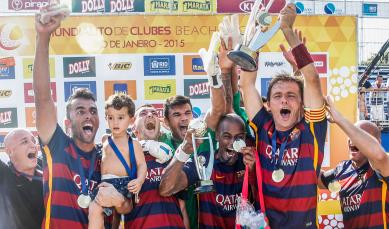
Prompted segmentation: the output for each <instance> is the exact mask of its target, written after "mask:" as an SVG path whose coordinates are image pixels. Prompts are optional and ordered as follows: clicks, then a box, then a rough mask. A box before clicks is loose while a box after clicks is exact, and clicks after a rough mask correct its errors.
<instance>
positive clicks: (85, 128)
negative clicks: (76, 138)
mask: <svg viewBox="0 0 389 229" xmlns="http://www.w3.org/2000/svg"><path fill="white" fill-rule="evenodd" d="M82 130H83V131H84V133H85V134H88V135H90V134H92V133H93V126H92V124H89V123H88V124H85V125H84V126H83V127H82Z"/></svg>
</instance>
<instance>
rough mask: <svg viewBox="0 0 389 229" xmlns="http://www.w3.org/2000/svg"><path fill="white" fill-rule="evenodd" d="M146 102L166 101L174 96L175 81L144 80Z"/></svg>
mask: <svg viewBox="0 0 389 229" xmlns="http://www.w3.org/2000/svg"><path fill="white" fill-rule="evenodd" d="M144 82H145V85H144V93H145V99H146V100H161V99H167V98H169V97H171V96H173V95H176V80H145V81H144Z"/></svg>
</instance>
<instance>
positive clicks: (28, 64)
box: [23, 58, 56, 79]
mask: <svg viewBox="0 0 389 229" xmlns="http://www.w3.org/2000/svg"><path fill="white" fill-rule="evenodd" d="M49 65H50V78H55V76H56V75H55V60H54V58H49ZM33 69H34V58H24V59H23V78H24V79H32V70H33Z"/></svg>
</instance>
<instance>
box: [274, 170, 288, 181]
mask: <svg viewBox="0 0 389 229" xmlns="http://www.w3.org/2000/svg"><path fill="white" fill-rule="evenodd" d="M284 177H285V173H284V170H282V169H277V170H274V171H273V173H272V174H271V178H272V180H273V181H274V182H276V183H279V182H281V181H282V180H283V179H284Z"/></svg>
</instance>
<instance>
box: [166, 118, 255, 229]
mask: <svg viewBox="0 0 389 229" xmlns="http://www.w3.org/2000/svg"><path fill="white" fill-rule="evenodd" d="M192 133H193V130H188V131H187V134H186V137H185V141H184V143H182V144H181V145H180V146H179V148H178V150H177V152H176V154H175V155H174V157H173V159H172V161H171V162H170V164H169V165H168V167H167V168H166V169H165V173H164V174H163V175H162V181H161V185H160V193H161V195H162V196H172V195H174V194H176V193H178V192H179V191H181V190H184V189H185V188H187V187H188V186H190V185H193V184H195V183H196V182H198V181H199V176H198V174H197V173H196V167H195V165H194V164H195V163H194V161H193V160H195V159H194V158H193V159H190V160H188V159H189V158H190V156H191V154H192V153H193V146H192V141H191V139H192ZM244 139H245V123H244V121H243V120H242V119H241V118H240V117H239V116H238V115H236V114H227V115H224V116H222V117H221V119H220V121H219V123H218V125H217V128H216V140H217V141H218V142H219V148H218V149H217V152H216V154H215V159H214V163H213V165H211V166H213V170H212V175H211V178H210V179H211V180H212V181H213V185H214V189H215V191H214V192H209V193H201V194H199V195H198V198H199V206H198V210H199V213H198V220H199V227H200V228H226V229H228V228H231V229H232V228H235V218H236V206H237V199H238V197H239V196H240V193H241V192H242V181H243V174H244V170H245V165H244V163H243V156H242V154H241V153H239V152H237V151H235V150H234V149H233V147H232V145H233V142H234V141H235V140H244ZM243 151H244V153H245V154H252V149H251V148H250V147H245V148H243ZM198 155H199V157H201V156H203V157H204V158H205V159H206V162H205V166H206V167H208V166H209V165H208V163H209V160H210V157H209V151H201V150H199V154H198ZM254 163H255V161H254V157H251V161H250V162H248V161H247V165H249V167H250V168H251V170H253V168H254Z"/></svg>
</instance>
